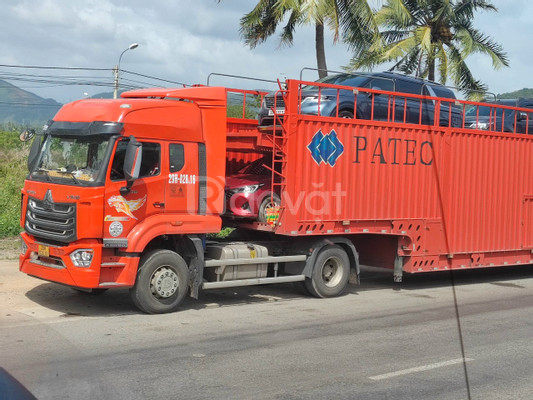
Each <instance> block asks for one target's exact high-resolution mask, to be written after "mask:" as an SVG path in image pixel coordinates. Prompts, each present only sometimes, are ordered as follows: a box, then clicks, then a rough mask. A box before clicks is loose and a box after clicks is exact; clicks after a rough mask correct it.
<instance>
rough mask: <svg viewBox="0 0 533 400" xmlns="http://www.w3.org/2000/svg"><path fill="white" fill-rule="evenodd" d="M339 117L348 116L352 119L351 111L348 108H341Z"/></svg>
mask: <svg viewBox="0 0 533 400" xmlns="http://www.w3.org/2000/svg"><path fill="white" fill-rule="evenodd" d="M339 118H350V119H353V112H352V111H350V110H341V111H339Z"/></svg>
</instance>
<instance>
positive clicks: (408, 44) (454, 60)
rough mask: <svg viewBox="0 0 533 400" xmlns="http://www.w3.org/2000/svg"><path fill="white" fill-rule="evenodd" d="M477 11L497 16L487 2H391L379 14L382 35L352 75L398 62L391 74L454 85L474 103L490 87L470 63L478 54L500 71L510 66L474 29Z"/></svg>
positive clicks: (355, 62)
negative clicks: (391, 62)
mask: <svg viewBox="0 0 533 400" xmlns="http://www.w3.org/2000/svg"><path fill="white" fill-rule="evenodd" d="M477 10H488V11H497V9H496V7H494V6H493V5H492V4H491V3H490V2H489V1H484V0H457V1H453V0H387V2H386V4H385V5H384V6H383V7H382V8H381V9H380V10H379V11H377V13H376V21H377V23H378V25H379V27H380V34H379V35H376V36H375V38H374V40H373V42H372V43H370V42H367V43H366V44H365V43H363V45H362V46H360V47H359V48H358V49H356V51H355V52H354V56H353V58H352V59H351V61H350V64H349V65H348V66H347V69H349V70H354V69H372V68H373V67H374V66H376V65H377V64H381V63H384V62H390V61H394V62H395V64H394V65H393V66H392V68H391V70H399V71H401V72H404V73H407V74H413V73H414V74H415V75H416V76H419V77H422V78H428V79H429V80H432V81H434V80H435V72H436V70H438V73H439V81H440V82H441V83H443V84H445V83H446V81H447V80H448V75H450V78H451V81H452V82H453V83H454V85H455V86H457V87H458V88H460V89H461V91H463V92H464V93H465V94H466V95H467V96H468V97H469V98H479V97H481V96H482V93H484V92H486V90H487V86H486V85H485V84H483V83H482V82H481V81H479V80H476V79H475V78H474V77H473V75H472V73H471V71H470V69H469V68H468V66H467V65H466V62H465V59H466V58H467V57H468V56H469V55H470V54H473V53H484V54H487V55H489V56H490V57H491V58H492V65H493V67H494V68H495V69H498V68H501V67H502V66H506V67H507V66H509V62H508V59H507V55H506V53H504V52H503V49H502V47H501V46H500V45H499V44H498V43H496V42H494V41H493V40H492V39H491V38H490V37H488V36H486V35H484V34H482V33H481V32H480V31H478V30H477V29H475V28H474V27H473V24H472V20H473V18H474V12H475V11H477Z"/></svg>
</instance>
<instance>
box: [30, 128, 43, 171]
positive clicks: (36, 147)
mask: <svg viewBox="0 0 533 400" xmlns="http://www.w3.org/2000/svg"><path fill="white" fill-rule="evenodd" d="M41 144H42V138H41V136H37V137H36V138H35V139H34V140H33V143H32V144H31V148H30V154H29V155H28V171H30V172H31V171H32V170H33V167H34V166H35V163H36V162H37V159H38V158H39V152H40V151H41Z"/></svg>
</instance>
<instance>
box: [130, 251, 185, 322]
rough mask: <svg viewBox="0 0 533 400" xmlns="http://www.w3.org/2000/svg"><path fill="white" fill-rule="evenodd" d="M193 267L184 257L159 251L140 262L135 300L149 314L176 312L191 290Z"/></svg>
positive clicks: (153, 252)
mask: <svg viewBox="0 0 533 400" xmlns="http://www.w3.org/2000/svg"><path fill="white" fill-rule="evenodd" d="M188 283H189V269H188V268H187V263H186V262H185V260H183V258H181V256H180V255H179V254H177V253H175V252H173V251H170V250H155V251H152V252H150V253H148V254H146V255H145V256H144V257H143V258H142V259H141V261H140V265H139V272H138V273H137V280H136V281H135V286H133V287H132V288H131V289H130V295H131V299H132V301H133V303H134V304H135V305H136V306H137V308H139V309H140V310H141V311H144V312H146V313H148V314H163V313H168V312H172V311H175V310H176V309H177V308H178V306H179V305H180V304H181V302H182V301H183V298H184V297H185V295H186V293H187V288H188Z"/></svg>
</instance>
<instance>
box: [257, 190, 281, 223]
mask: <svg viewBox="0 0 533 400" xmlns="http://www.w3.org/2000/svg"><path fill="white" fill-rule="evenodd" d="M280 204H281V200H280V198H279V196H278V195H277V194H276V193H272V197H271V195H270V194H269V195H268V196H266V197H265V198H264V199H263V201H262V202H261V205H260V206H259V211H258V213H257V220H258V221H259V222H267V215H266V214H267V210H268V209H269V208H272V207H279V205H280Z"/></svg>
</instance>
